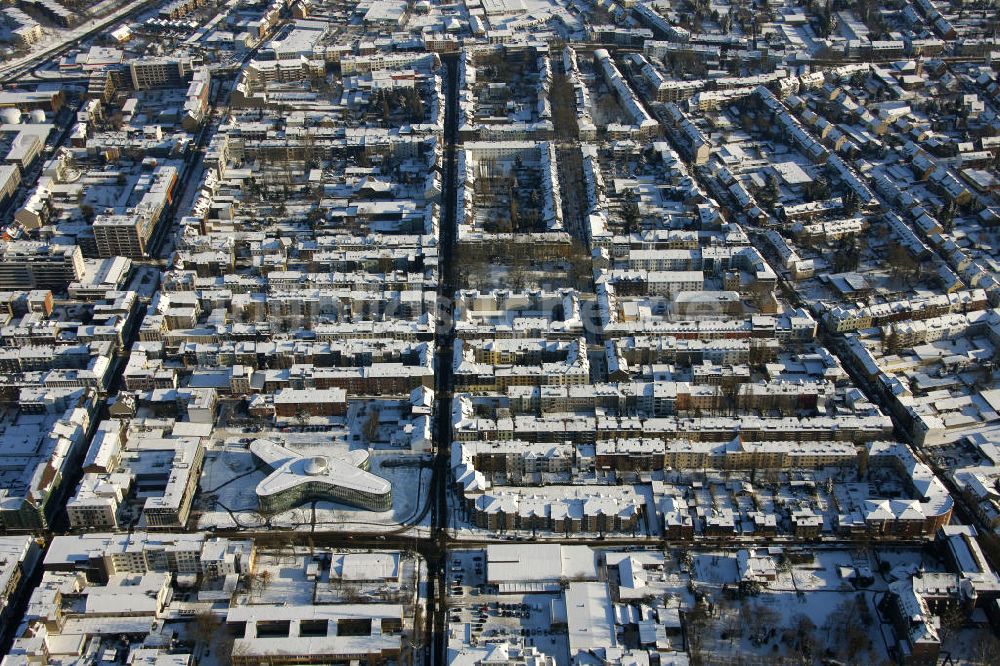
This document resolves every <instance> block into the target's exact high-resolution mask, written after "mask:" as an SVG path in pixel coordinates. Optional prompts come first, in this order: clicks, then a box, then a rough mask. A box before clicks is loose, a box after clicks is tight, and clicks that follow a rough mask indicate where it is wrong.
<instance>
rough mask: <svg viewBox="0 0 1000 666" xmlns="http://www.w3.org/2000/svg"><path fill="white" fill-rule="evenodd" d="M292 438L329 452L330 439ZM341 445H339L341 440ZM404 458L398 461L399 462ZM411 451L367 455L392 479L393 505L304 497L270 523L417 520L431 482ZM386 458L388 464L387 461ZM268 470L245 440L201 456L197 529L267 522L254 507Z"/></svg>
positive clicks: (358, 525) (355, 527) (299, 525)
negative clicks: (368, 506) (379, 507)
mask: <svg viewBox="0 0 1000 666" xmlns="http://www.w3.org/2000/svg"><path fill="white" fill-rule="evenodd" d="M312 441H313V442H314V443H313V444H312V445H307V444H304V443H303V442H302V441H296V442H295V443H294V446H295V448H296V450H299V451H302V452H303V454H304V455H310V453H311V452H313V451H312V450H315V451H314V452H316V453H318V452H320V451H322V452H324V453H327V454H329V453H330V449H331V446H334V447H336V446H338V445H336V444H333V443H331V442H330V441H327V442H324V443H322V444H318V445H317V444H315V439H313V440H312ZM340 446H341V447H343V445H340ZM400 462H403V463H404V465H403V466H399V464H398V463H400ZM420 462H421V459H420V458H418V457H415V456H410V455H406V454H402V455H401V454H398V453H391V454H389V453H386V454H375V455H372V458H371V467H370V470H369V471H371V473H372V474H375V475H377V476H380V477H382V478H384V479H387V480H388V481H389V482H390V483H392V510H391V511H385V512H377V511H365V510H362V509H356V508H353V507H348V506H345V505H342V504H337V503H334V502H315V503H312V502H310V503H306V504H303V505H302V506H299V507H297V508H295V509H292V510H291V511H286V512H284V513H281V514H278V515H276V516H272V517H271V519H270V523H269V524H270V525H271V526H272V527H284V528H290V529H310V530H311V529H316V530H320V531H328V530H332V529H337V530H345V531H347V530H349V531H359V532H368V531H372V532H380V531H385V530H387V529H394V528H397V527H399V526H400V525H404V524H411V523H413V522H414V521H416V519H417V517H418V515H419V514H420V513H421V512H422V511H423V509H424V506H425V503H426V502H427V500H428V493H429V489H430V484H431V469H430V466H429V465H428V464H427V463H426V462H423V464H421V466H417V465H418V463H420ZM386 463H388V464H386ZM269 473H270V470H268V469H267V468H265V467H263V466H261V465H259V464H258V462H257V461H256V460H255V459H254V458H253V456H252V454H251V453H250V452H249V451H248V450H247V449H246V447H245V446H244V445H241V444H239V443H229V444H226V446H225V447H223V448H222V449H219V450H213V451H210V452H209V453H208V454H207V455H206V457H205V466H204V471H203V472H202V477H201V484H200V493H199V496H198V498H197V499H196V505H195V506H196V510H197V511H199V512H200V516H199V518H198V529H232V528H235V527H245V528H248V529H249V528H258V527H263V526H265V525H267V524H268V522H267V521H266V520H264V519H263V518H262V517H261V516H260V514H259V513H257V507H258V504H257V495H256V492H255V490H256V487H257V484H258V483H260V482H261V481H262V480H263V479H264V478H265V477H266V476H267V475H268V474H269ZM428 525H430V512H428V513H427V515H425V516H423V517H422V519H421V520H420V521H418V526H428Z"/></svg>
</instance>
